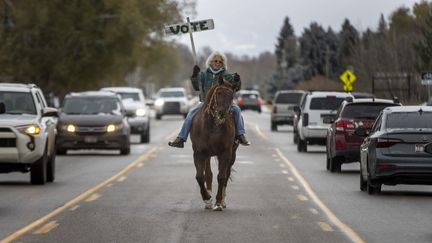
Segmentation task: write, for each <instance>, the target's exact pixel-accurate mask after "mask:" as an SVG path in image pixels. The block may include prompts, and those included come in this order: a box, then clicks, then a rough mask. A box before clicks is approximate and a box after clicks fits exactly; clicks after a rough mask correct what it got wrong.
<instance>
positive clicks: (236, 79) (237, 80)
mask: <svg viewBox="0 0 432 243" xmlns="http://www.w3.org/2000/svg"><path fill="white" fill-rule="evenodd" d="M233 79H234V81H236V82H239V81H240V75H238V73H234V78H233Z"/></svg>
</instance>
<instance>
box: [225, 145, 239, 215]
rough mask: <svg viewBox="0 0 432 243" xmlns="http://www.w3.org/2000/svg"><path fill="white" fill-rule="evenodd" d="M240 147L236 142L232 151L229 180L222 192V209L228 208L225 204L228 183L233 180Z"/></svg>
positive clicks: (228, 171) (228, 172) (228, 173)
mask: <svg viewBox="0 0 432 243" xmlns="http://www.w3.org/2000/svg"><path fill="white" fill-rule="evenodd" d="M238 146H239V143H238V141H236V142H235V143H234V146H233V150H232V153H231V159H230V161H229V162H230V163H229V165H228V169H227V179H226V180H225V185H224V188H223V191H222V207H223V208H226V202H225V199H226V188H227V186H228V181H229V180H230V179H231V172H232V166H233V165H234V162H235V159H236V152H237V148H238Z"/></svg>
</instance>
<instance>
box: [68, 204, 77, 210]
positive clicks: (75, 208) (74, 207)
mask: <svg viewBox="0 0 432 243" xmlns="http://www.w3.org/2000/svg"><path fill="white" fill-rule="evenodd" d="M79 207H80V205H78V204H77V205H75V206H73V207H71V208H70V209H69V210H70V211H75V210H77V209H78V208H79Z"/></svg>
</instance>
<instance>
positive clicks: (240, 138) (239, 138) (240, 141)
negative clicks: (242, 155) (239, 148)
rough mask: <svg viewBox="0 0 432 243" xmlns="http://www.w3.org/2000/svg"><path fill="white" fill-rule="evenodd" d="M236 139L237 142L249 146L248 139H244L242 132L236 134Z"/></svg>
mask: <svg viewBox="0 0 432 243" xmlns="http://www.w3.org/2000/svg"><path fill="white" fill-rule="evenodd" d="M237 139H238V141H239V143H240V144H241V145H243V146H249V145H250V143H249V142H248V140H247V139H246V137H245V135H244V134H242V135H239V136H237Z"/></svg>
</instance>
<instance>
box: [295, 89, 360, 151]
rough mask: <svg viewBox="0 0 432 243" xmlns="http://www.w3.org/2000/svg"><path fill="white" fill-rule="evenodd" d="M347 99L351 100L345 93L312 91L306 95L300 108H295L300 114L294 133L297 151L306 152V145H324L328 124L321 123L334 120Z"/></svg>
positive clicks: (349, 95)
mask: <svg viewBox="0 0 432 243" xmlns="http://www.w3.org/2000/svg"><path fill="white" fill-rule="evenodd" d="M347 97H351V98H353V96H352V95H351V94H349V93H345V92H333V91H314V92H310V93H308V94H306V96H305V98H304V99H303V100H302V103H301V104H300V107H298V106H296V107H295V111H296V112H299V113H300V116H299V117H298V122H296V124H297V129H296V130H295V133H294V136H298V143H297V151H299V152H307V146H308V144H318V145H325V144H326V138H327V130H328V128H329V127H330V124H325V123H324V122H323V121H324V119H325V118H334V116H335V115H336V110H337V109H338V108H339V106H340V105H341V104H342V102H343V101H344V100H345V99H346V98H347Z"/></svg>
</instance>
